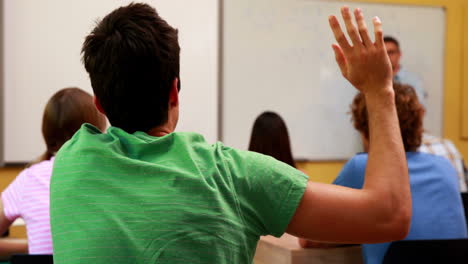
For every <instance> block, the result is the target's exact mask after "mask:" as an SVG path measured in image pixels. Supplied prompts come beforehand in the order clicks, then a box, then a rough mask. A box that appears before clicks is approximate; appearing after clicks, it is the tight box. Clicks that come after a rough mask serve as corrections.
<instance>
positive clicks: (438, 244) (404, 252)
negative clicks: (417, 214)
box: [383, 239, 468, 264]
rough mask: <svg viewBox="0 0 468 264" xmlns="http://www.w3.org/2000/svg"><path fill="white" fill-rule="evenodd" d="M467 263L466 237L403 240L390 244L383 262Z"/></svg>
mask: <svg viewBox="0 0 468 264" xmlns="http://www.w3.org/2000/svg"><path fill="white" fill-rule="evenodd" d="M407 263H408V264H410V263H411V264H414V263H424V264H427V263H450V264H458V263H468V239H446V240H445V239H441V240H403V241H397V242H394V243H392V244H391V245H390V247H389V249H388V251H387V254H386V255H385V258H384V261H383V264H407Z"/></svg>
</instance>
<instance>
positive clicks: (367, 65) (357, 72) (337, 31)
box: [329, 6, 392, 94]
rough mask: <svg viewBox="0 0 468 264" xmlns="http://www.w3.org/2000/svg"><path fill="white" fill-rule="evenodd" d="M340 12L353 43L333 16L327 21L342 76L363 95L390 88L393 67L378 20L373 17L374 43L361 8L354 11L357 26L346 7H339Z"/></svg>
mask: <svg viewBox="0 0 468 264" xmlns="http://www.w3.org/2000/svg"><path fill="white" fill-rule="evenodd" d="M341 15H342V16H343V20H344V22H345V25H346V30H347V32H348V35H349V38H350V39H351V41H352V45H350V44H349V42H348V40H347V39H346V37H345V35H344V33H343V31H342V30H341V27H340V23H339V22H338V20H337V18H336V17H335V16H330V17H329V23H330V27H331V29H332V31H333V34H334V35H335V39H336V41H337V42H338V44H333V45H332V47H333V50H334V52H335V58H336V62H337V63H338V66H339V67H340V70H341V73H342V74H343V76H344V77H345V78H346V79H347V80H348V81H349V82H350V83H351V84H352V85H353V86H354V87H356V88H357V89H358V90H360V91H361V92H363V93H364V94H374V93H380V92H384V91H386V90H387V89H392V67H391V64H390V59H389V58H388V55H387V51H386V48H385V44H384V41H383V32H382V23H381V21H380V19H379V18H378V17H374V19H373V24H374V32H375V42H372V40H371V39H370V37H369V33H368V31H367V26H366V23H365V22H364V16H363V14H362V10H361V9H359V8H357V9H355V10H354V16H355V19H356V23H357V28H356V26H355V25H354V24H353V21H352V17H351V13H350V11H349V8H348V7H347V6H344V7H342V8H341Z"/></svg>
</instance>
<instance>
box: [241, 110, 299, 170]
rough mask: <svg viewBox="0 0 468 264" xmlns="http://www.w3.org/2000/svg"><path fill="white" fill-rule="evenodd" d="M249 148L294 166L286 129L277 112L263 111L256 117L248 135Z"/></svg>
mask: <svg viewBox="0 0 468 264" xmlns="http://www.w3.org/2000/svg"><path fill="white" fill-rule="evenodd" d="M249 150H250V151H255V152H258V153H261V154H265V155H269V156H272V157H273V158H275V159H277V160H279V161H282V162H284V163H286V164H289V165H290V166H292V167H294V168H296V164H295V163H294V159H293V157H292V153H291V144H290V142H289V133H288V129H287V127H286V124H285V123H284V121H283V119H282V118H281V117H280V116H279V115H278V114H277V113H274V112H264V113H262V114H261V115H259V116H258V117H257V119H256V120H255V123H254V125H253V128H252V135H251V136H250V144H249Z"/></svg>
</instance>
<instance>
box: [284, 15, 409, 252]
mask: <svg viewBox="0 0 468 264" xmlns="http://www.w3.org/2000/svg"><path fill="white" fill-rule="evenodd" d="M342 15H343V19H344V21H345V24H346V29H347V31H348V35H349V37H350V39H351V40H352V45H350V44H349V43H348V41H347V40H346V38H345V36H344V33H343V32H342V30H341V27H340V25H339V23H338V20H337V19H336V17H334V16H331V17H330V26H331V28H332V30H333V33H334V35H335V38H336V40H337V42H338V44H339V45H336V44H334V45H333V49H334V51H335V55H336V61H337V63H338V65H339V66H340V70H341V72H342V74H343V76H344V77H345V78H346V79H347V80H348V81H349V82H350V83H351V84H353V86H354V87H356V88H357V89H358V90H360V91H361V92H362V93H363V94H364V96H365V98H366V103H367V109H368V116H369V130H370V146H369V147H370V148H369V159H368V162H367V168H366V176H365V182H364V186H363V189H362V190H355V189H350V188H345V187H340V186H334V185H327V184H319V183H312V182H309V183H308V186H307V189H306V191H305V194H304V196H303V198H302V200H301V203H300V205H299V207H298V208H297V210H296V212H295V215H294V216H293V218H292V220H291V222H290V223H289V226H288V229H287V232H288V233H290V234H292V235H296V236H299V237H304V238H308V239H312V240H315V241H324V242H335V243H378V242H384V241H391V240H399V239H402V238H404V237H405V236H406V234H407V233H408V230H409V224H410V219H411V194H410V188H409V179H408V169H407V163H406V157H405V152H404V148H403V143H402V139H401V134H400V128H399V124H398V117H397V113H396V109H395V103H394V92H393V87H392V69H391V66H390V61H389V58H388V56H387V53H386V50H385V45H384V42H383V32H382V26H381V23H380V20H379V19H378V18H375V19H374V20H373V22H374V28H375V42H372V41H371V40H370V37H369V35H368V32H367V28H366V25H365V23H364V18H363V15H362V12H361V11H360V10H356V11H355V17H356V22H357V25H358V28H356V27H355V26H354V25H353V22H352V18H351V14H350V12H349V10H348V8H347V7H344V8H342Z"/></svg>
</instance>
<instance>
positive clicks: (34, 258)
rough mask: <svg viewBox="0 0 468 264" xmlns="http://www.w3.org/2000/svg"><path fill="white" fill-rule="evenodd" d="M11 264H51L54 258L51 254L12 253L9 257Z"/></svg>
mask: <svg viewBox="0 0 468 264" xmlns="http://www.w3.org/2000/svg"><path fill="white" fill-rule="evenodd" d="M10 263H11V264H28V263H29V264H34V263H41V264H53V263H54V259H53V257H52V255H27V254H24V255H13V256H12V257H11V259H10Z"/></svg>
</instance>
